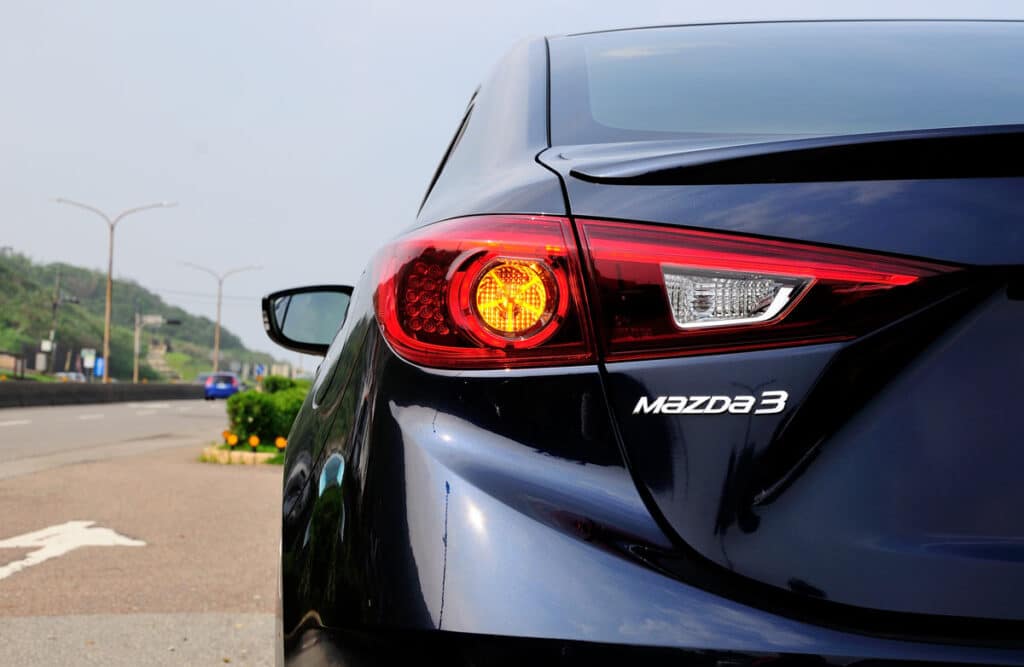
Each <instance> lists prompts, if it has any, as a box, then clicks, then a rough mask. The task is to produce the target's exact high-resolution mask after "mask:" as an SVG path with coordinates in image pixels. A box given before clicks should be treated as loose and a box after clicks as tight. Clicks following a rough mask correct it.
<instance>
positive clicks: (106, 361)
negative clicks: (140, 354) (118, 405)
mask: <svg viewBox="0 0 1024 667" xmlns="http://www.w3.org/2000/svg"><path fill="white" fill-rule="evenodd" d="M54 201H55V202H57V203H58V204H67V205H68V206H77V207H78V208H81V209H85V210H86V211H89V212H90V213H95V214H96V215H98V216H100V217H101V218H103V220H105V221H106V223H107V227H108V229H109V230H110V242H109V248H108V253H107V304H106V307H105V308H104V311H103V382H104V383H108V382H110V299H111V296H112V293H113V291H114V229H115V228H116V227H117V223H119V222H121V220H123V219H124V218H126V217H128V216H129V215H131V214H133V213H139V212H141V211H148V210H149V209H153V208H170V207H172V206H177V204H176V203H174V202H166V201H162V202H156V203H154V204H145V205H144V206H136V207H134V208H129V209H126V210H124V211H121V212H120V213H118V214H117V215H115V216H110V215H107V214H106V213H105V212H103V211H101V210H100V209H98V208H96V207H95V206H90V205H89V204H83V203H81V202H77V201H72V200H70V199H64V198H63V197H59V198H57V199H55V200H54Z"/></svg>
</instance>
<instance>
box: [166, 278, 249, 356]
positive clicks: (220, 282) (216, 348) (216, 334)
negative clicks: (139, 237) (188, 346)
mask: <svg viewBox="0 0 1024 667" xmlns="http://www.w3.org/2000/svg"><path fill="white" fill-rule="evenodd" d="M182 264H183V265H185V266H188V267H191V268H193V269H197V270H199V271H203V272H205V273H209V274H210V275H211V276H213V277H214V278H216V279H217V323H216V325H215V326H214V329H213V372H214V373H216V372H217V371H219V370H220V304H221V300H222V299H223V296H224V279H225V278H227V277H228V276H233V275H234V274H236V273H241V272H242V271H257V270H259V269H261V268H263V267H260V266H240V267H238V268H235V269H231V270H230V271H225V272H224V273H217V272H216V271H214V270H213V269H210V268H207V267H205V266H200V265H199V264H193V263H192V262H182Z"/></svg>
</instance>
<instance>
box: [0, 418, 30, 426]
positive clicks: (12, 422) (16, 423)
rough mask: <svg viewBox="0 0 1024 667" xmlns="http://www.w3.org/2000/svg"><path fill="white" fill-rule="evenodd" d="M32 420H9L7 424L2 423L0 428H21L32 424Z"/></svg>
mask: <svg viewBox="0 0 1024 667" xmlns="http://www.w3.org/2000/svg"><path fill="white" fill-rule="evenodd" d="M31 423H32V420H31V419H8V420H7V421H5V422H0V426H21V425H23V424H31Z"/></svg>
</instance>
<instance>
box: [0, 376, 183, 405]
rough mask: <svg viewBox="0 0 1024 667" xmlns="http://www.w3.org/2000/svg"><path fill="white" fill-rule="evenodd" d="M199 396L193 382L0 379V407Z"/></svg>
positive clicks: (163, 399)
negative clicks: (90, 381) (101, 382)
mask: <svg viewBox="0 0 1024 667" xmlns="http://www.w3.org/2000/svg"><path fill="white" fill-rule="evenodd" d="M202 397H203V387H202V386H200V385H195V384H159V383H155V382H154V383H149V384H127V383H121V382H118V383H113V384H77V383H71V382H68V383H64V382H26V381H18V380H7V381H4V382H0V408H14V407H30V406H35V405H73V404H76V403H121V402H125V401H169V400H178V399H196V398H202Z"/></svg>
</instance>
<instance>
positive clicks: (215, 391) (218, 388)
mask: <svg viewBox="0 0 1024 667" xmlns="http://www.w3.org/2000/svg"><path fill="white" fill-rule="evenodd" d="M240 390H241V389H240V387H239V382H238V376H237V375H235V374H234V373H214V374H212V375H210V376H208V377H207V378H206V382H205V383H204V384H203V397H204V398H206V400H208V401H212V400H214V399H217V398H228V397H230V396H234V395H235V394H237V393H238V392H239V391H240Z"/></svg>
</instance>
